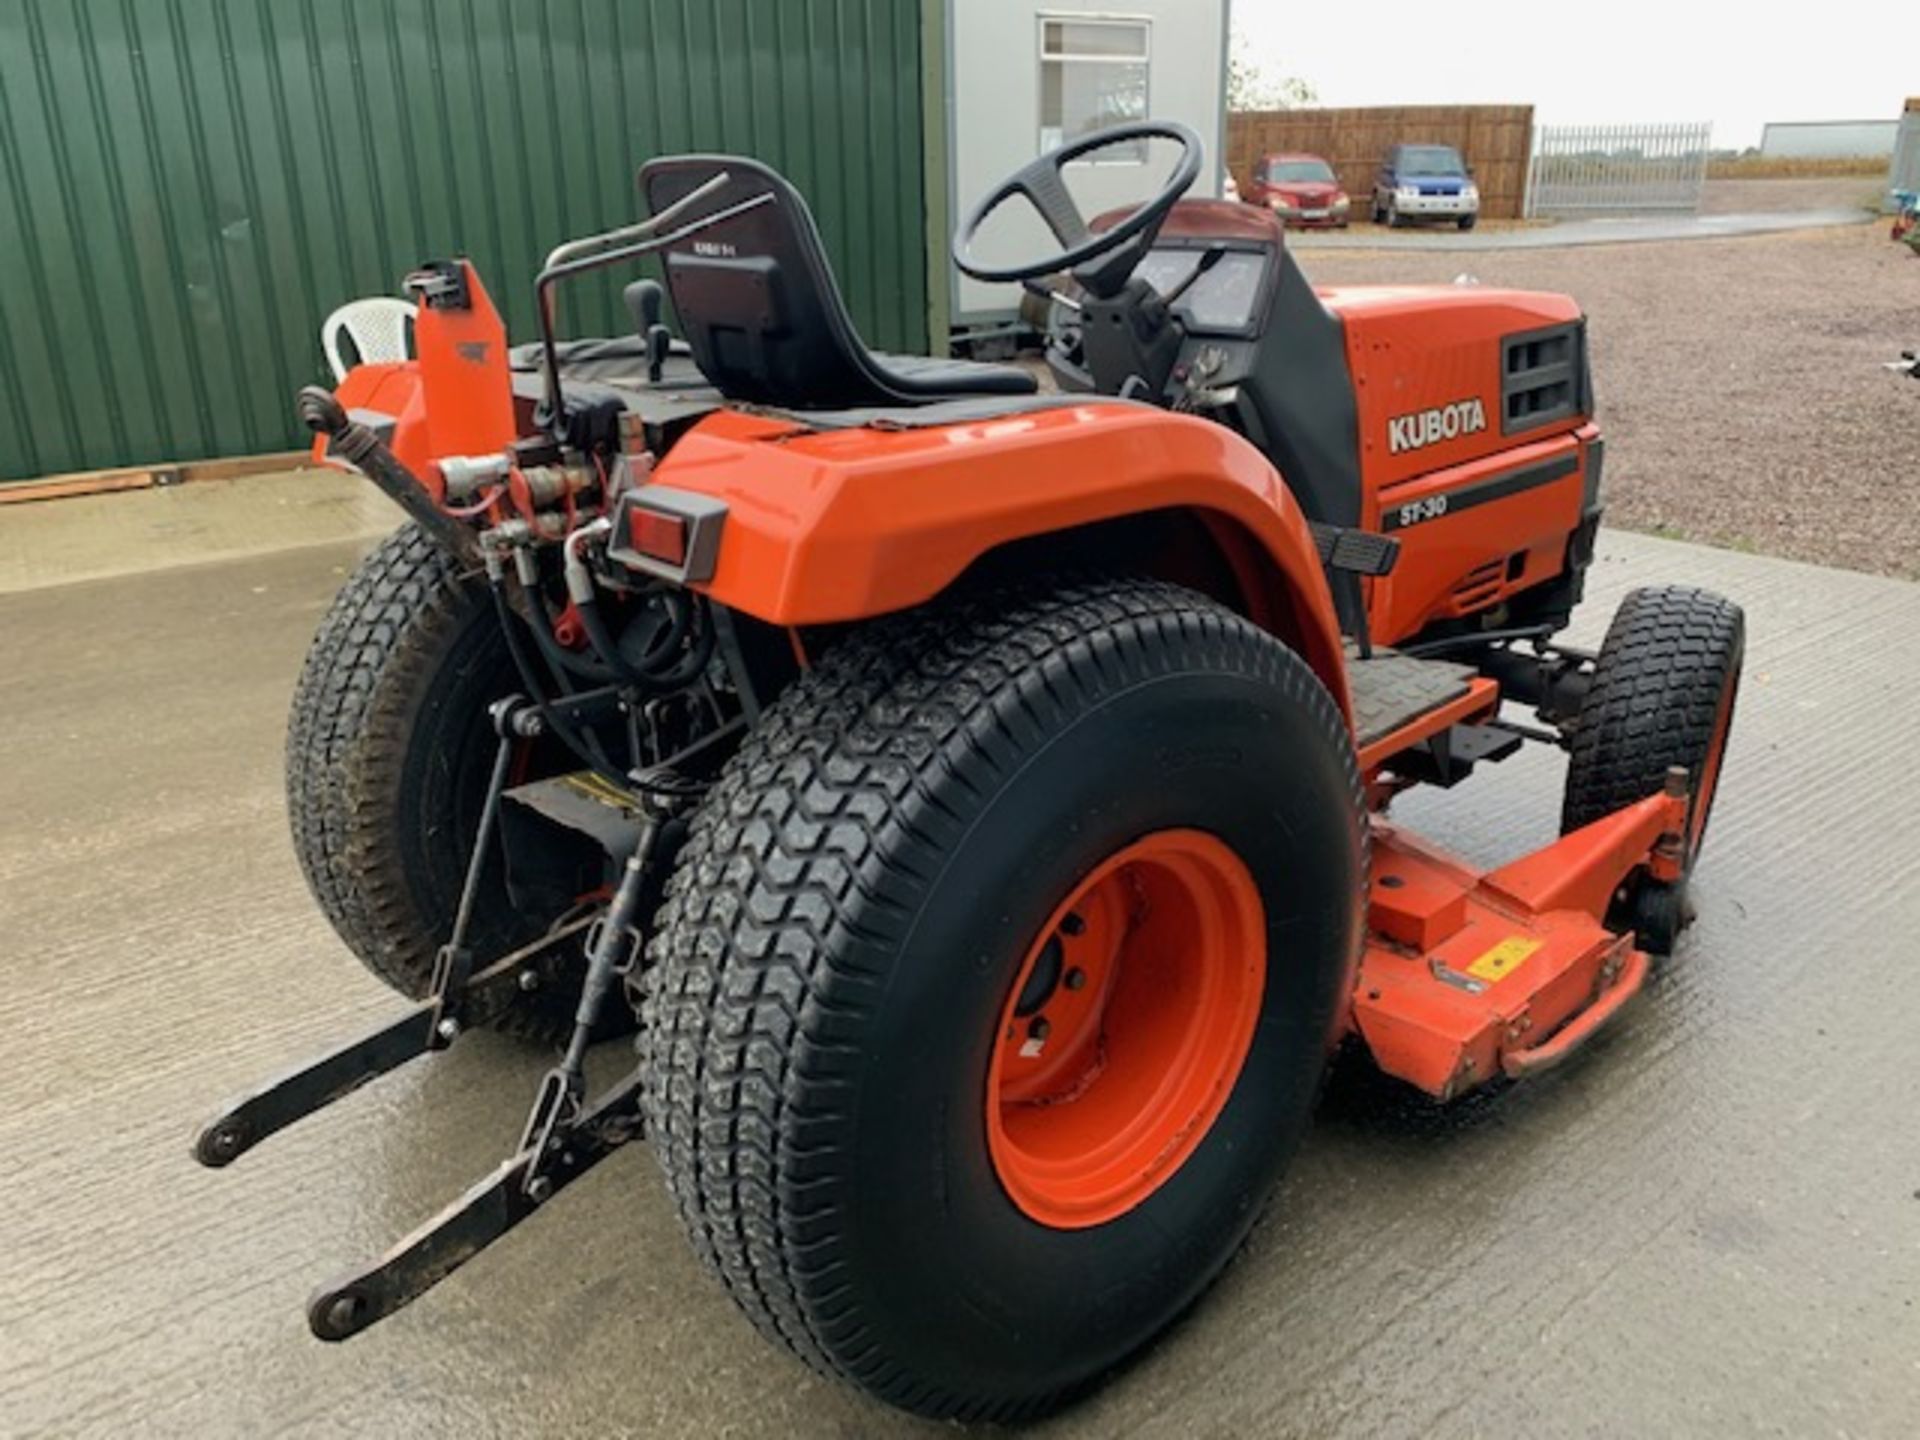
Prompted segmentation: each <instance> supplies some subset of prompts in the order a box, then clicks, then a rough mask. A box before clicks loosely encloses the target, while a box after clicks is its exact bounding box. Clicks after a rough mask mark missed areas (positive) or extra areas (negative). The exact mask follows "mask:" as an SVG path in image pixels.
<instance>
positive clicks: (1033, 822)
mask: <svg viewBox="0 0 1920 1440" xmlns="http://www.w3.org/2000/svg"><path fill="white" fill-rule="evenodd" d="M1363 815H1364V809H1363V804H1362V799H1361V793H1360V788H1359V779H1358V774H1357V771H1356V768H1355V761H1354V753H1353V747H1352V742H1351V739H1350V736H1349V734H1348V731H1347V729H1346V726H1345V723H1344V721H1343V719H1342V717H1341V715H1340V712H1339V710H1338V708H1337V707H1336V705H1335V703H1334V701H1333V699H1332V698H1331V696H1330V695H1329V694H1328V693H1327V690H1326V689H1325V687H1324V686H1323V685H1322V684H1321V683H1320V681H1319V680H1318V679H1317V678H1316V677H1315V675H1314V674H1313V672H1312V671H1311V670H1310V669H1309V668H1308V667H1307V665H1306V664H1305V663H1304V662H1303V661H1302V660H1301V659H1300V658H1299V657H1298V656H1297V655H1295V654H1294V653H1293V651H1291V650H1290V649H1288V648H1287V647H1286V646H1285V645H1283V644H1282V643H1280V641H1278V640H1276V639H1275V638H1274V637H1272V636H1271V635H1268V634H1266V633H1264V632H1262V631H1260V630H1258V629H1256V628H1255V627H1254V626H1252V625H1251V624H1249V623H1248V622H1247V621H1245V620H1244V619H1242V618H1240V617H1239V616H1237V615H1235V614H1233V613H1231V612H1229V611H1227V610H1225V609H1223V608H1222V607H1220V606H1218V605H1215V604H1214V603H1212V602H1211V601H1209V600H1206V599H1205V598H1203V597H1201V596H1198V595H1195V594H1193V593H1192V592H1189V591H1185V590H1182V589H1179V588H1177V587H1174V586H1171V585H1166V584H1161V583H1157V582H1147V581H1137V582H1128V581H1089V582H1086V583H1084V584H1077V585H1073V586H1064V587H1058V588H1050V589H1036V590H1024V591H1015V592H1002V593H999V594H987V595H981V596H977V597H973V598H956V599H951V600H947V601H942V602H939V603H937V604H935V605H931V606H928V607H926V608H924V609H922V610H919V611H915V612H911V613H909V614H907V615H904V616H900V617H895V618H891V619H887V620H883V621H880V622H877V623H875V624H874V625H872V626H870V627H868V628H866V629H863V630H861V631H858V632H855V633H854V634H852V635H851V636H849V637H847V638H846V639H844V640H842V641H841V642H840V643H839V644H838V645H837V646H836V647H835V648H833V649H831V650H829V651H827V652H826V653H825V655H824V656H822V657H821V658H820V660H819V662H818V663H817V664H816V665H815V666H814V668H813V669H811V670H810V671H808V672H807V673H806V674H805V675H803V676H802V677H801V678H800V679H799V680H798V681H797V682H795V684H794V685H793V686H792V687H791V688H790V689H789V690H788V691H787V692H786V693H785V694H784V695H782V697H781V698H780V699H779V701H778V702H777V703H776V704H775V705H774V706H773V707H772V708H771V710H770V711H769V712H768V713H767V715H766V716H765V717H764V718H763V720H762V722H761V724H760V725H759V726H758V727H757V728H756V730H755V731H754V733H753V734H752V735H751V736H750V737H749V739H748V740H747V741H746V743H745V744H744V745H743V746H742V748H741V750H740V751H739V752H738V753H737V754H736V755H735V756H734V757H733V759H732V760H731V761H730V762H729V764H728V766H727V768H726V770H725V771H724V773H723V774H722V776H721V777H720V779H719V781H718V783H717V784H716V786H715V788H714V790H713V791H712V792H711V794H710V795H709V797H708V798H707V800H706V801H705V803H704V805H703V806H702V808H701V809H700V810H699V811H698V812H697V814H696V816H695V817H694V819H693V822H692V826H691V832H690V836H689V839H688V841H687V844H686V847H685V849H684V850H683V851H682V853H681V857H680V861H679V866H678V869H677V871H676V872H675V874H674V876H673V877H672V879H671V880H670V881H669V883H668V888H667V895H668V898H667V903H666V905H665V907H664V908H663V910H662V912H661V916H660V923H659V925H658V927H657V928H656V931H655V934H654V939H653V941H652V944H651V946H650V949H649V952H648V959H649V969H648V971H647V973H646V975H645V977H644V981H643V985H644V999H643V1005H642V1031H641V1042H640V1043H641V1054H642V1065H643V1071H644V1074H645V1079H646V1090H645V1113H646V1119H647V1130H648V1135H649V1137H650V1139H651V1140H652V1142H653V1146H654V1149H655V1152H656V1154H657V1155H658V1157H659V1160H660V1163H661V1166H662V1168H663V1170H664V1171H665V1174H666V1178H667V1182H668V1186H669V1188H670V1190H671V1192H672V1195H673V1198H674V1201H675V1203H676V1205H677V1208H678V1209H679V1212H680V1214H681V1218H682V1220H683V1221H684V1223H685V1226H686V1229H687V1232H688V1234H689V1236H690V1237H691V1239H692V1242H693V1244H694V1247H695V1249H696V1251H697V1252H698V1253H699V1255H700V1257H701V1258H702V1259H703V1260H704V1261H705V1262H706V1264H707V1265H708V1266H709V1267H710V1268H712V1269H713V1270H714V1271H716V1272H717V1273H718V1274H719V1276H720V1278H721V1279H722V1281H723V1282H724V1283H725V1284H726V1286H727V1288H728V1290H729V1291H730V1292H731V1293H732V1295H733V1298H734V1299H735V1300H736V1301H737V1302H738V1303H739V1305H740V1307H741V1308H742V1309H743V1310H744V1311H745V1312H746V1313H747V1315H748V1316H749V1317H750V1318H751V1319H752V1320H753V1322H754V1323H755V1324H756V1325H757V1326H758V1328H759V1329H760V1330H761V1331H762V1332H763V1333H764V1334H765V1335H767V1336H768V1337H769V1338H771V1339H773V1340H775V1341H777V1342H779V1343H780V1344H783V1345H784V1346H786V1347H788V1348H789V1349H791V1350H792V1351H793V1352H795V1353H796V1354H797V1355H799V1356H800V1357H801V1358H802V1359H804V1360H805V1361H807V1362H808V1363H809V1364H811V1365H812V1366H814V1367H815V1368H816V1369H818V1370H820V1371H822V1372H823V1373H827V1374H833V1375H839V1376H842V1377H844V1378H846V1379H848V1380H850V1381H852V1382H853V1383H855V1384H856V1385H859V1386H861V1387H862V1388H864V1389H865V1390H867V1391H868V1392H869V1393H871V1394H872V1395H874V1396H876V1397H877V1398H879V1399H881V1400H883V1401H885V1402H887V1403H890V1404H893V1405H896V1406H899V1407H901V1408H903V1409H906V1410H910V1411H914V1412H916V1413H919V1414H922V1415H927V1416H934V1417H943V1418H953V1419H969V1420H987V1419H993V1420H1002V1421H1008V1420H1017V1419H1023V1418H1030V1417H1032V1416H1035V1415H1038V1414H1042V1413H1044V1412H1046V1411H1048V1410H1050V1409H1053V1408H1055V1407H1056V1406H1058V1405H1060V1404H1062V1403H1064V1402H1065V1401H1066V1400H1068V1399H1070V1398H1072V1397H1073V1396H1074V1395H1076V1394H1077V1393H1079V1392H1081V1391H1082V1390H1084V1389H1085V1388H1087V1387H1088V1386H1090V1385H1092V1384H1093V1383H1095V1382H1097V1381H1098V1380H1099V1379H1100V1377H1101V1376H1103V1375H1104V1374H1106V1373H1107V1372H1109V1371H1110V1370H1112V1369H1113V1368H1114V1367H1115V1366H1116V1365H1118V1364H1119V1363H1120V1362H1122V1361H1123V1360H1125V1359H1126V1358H1127V1357H1128V1356H1129V1355H1131V1354H1133V1353H1134V1352H1136V1351H1138V1350H1139V1349H1140V1348H1141V1347H1143V1346H1144V1345H1146V1344H1147V1343H1148V1342H1149V1341H1151V1340H1152V1339H1153V1338H1154V1337H1155V1336H1156V1335H1157V1334H1159V1333H1160V1332H1161V1331H1162V1330H1164V1329H1165V1328H1166V1326H1167V1325H1169V1324H1170V1323H1171V1322H1172V1321H1173V1320H1174V1319H1175V1318H1176V1317H1177V1316H1178V1315H1179V1314H1180V1313H1181V1312H1182V1311H1183V1310H1184V1309H1185V1308H1186V1307H1187V1306H1188V1305H1190V1304H1191V1303H1192V1302H1193V1301H1194V1300H1195V1299H1196V1297H1198V1296H1199V1295H1200V1294H1201V1292H1202V1291H1204V1290H1205V1289H1206V1287H1207V1286H1208V1284H1209V1283H1210V1282H1211V1281H1212V1280H1213V1279H1214V1277H1215V1276H1216V1275H1217V1274H1218V1273H1219V1271H1220V1269H1221V1267H1222V1266H1224V1265H1225V1264H1226V1263H1227V1261H1228V1259H1229V1258H1230V1257H1231V1256H1232V1255H1233V1253H1234V1251H1235V1250H1236V1249H1237V1248H1238V1246H1239V1245H1240V1243H1241V1241H1242V1239H1243V1238H1244V1237H1245V1235H1246V1234H1247V1231H1248V1229H1249V1228H1250V1227H1251V1226H1252V1224H1253V1222H1254V1220H1255V1218H1256V1216H1257V1215H1258V1213H1259V1211H1260V1209H1261V1207H1262V1204H1263V1202H1264V1200H1265V1199H1266V1197H1267V1195H1268V1193H1269V1191H1270V1190H1271V1188H1272V1186H1273V1183H1274V1181H1275V1179H1276V1178H1277V1177H1278V1175H1279V1174H1280V1171H1281V1169H1282V1168H1283V1166H1284V1165H1285V1162H1286V1160H1287V1159H1288V1157H1289V1155H1290V1154H1291V1152H1292V1150H1293V1149H1294V1146H1295V1144H1296V1143H1297V1141H1298V1139H1299V1137H1300V1135H1301V1133H1302V1131H1303V1130H1304V1128H1305V1126H1306V1123H1307V1120H1308V1115H1309V1111H1310V1108H1311V1106H1312V1103H1313V1100H1314V1096H1315V1093H1316V1089H1317V1085H1318V1082H1319V1079H1320V1075H1321V1072H1322V1068H1323V1065H1324V1062H1325V1059H1326V1055H1327V1049H1328V1045H1329V1043H1330V1038H1331V1035H1332V1031H1333V1027H1334V1025H1335V1023H1336V1019H1337V1016H1338V1014H1339V1011H1340V1009H1341V1006H1342V1004H1343V1003H1344V1000H1345V997H1346V995H1347V993H1348V988H1349V987H1350V985H1351V983H1352V980H1351V977H1352V972H1353V966H1354V964H1355V961H1356V959H1357V954H1358V946H1359V941H1360V931H1359V921H1360V904H1359V897H1360V896H1361V895H1363V894H1364V889H1365V878H1364V877H1365V870H1366V856H1365V825H1364V820H1363Z"/></svg>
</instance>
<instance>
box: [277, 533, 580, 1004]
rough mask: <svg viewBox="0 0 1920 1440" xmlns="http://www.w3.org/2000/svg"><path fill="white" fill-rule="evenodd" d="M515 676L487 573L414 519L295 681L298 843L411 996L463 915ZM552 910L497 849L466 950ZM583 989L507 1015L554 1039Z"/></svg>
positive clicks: (366, 947)
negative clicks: (526, 894)
mask: <svg viewBox="0 0 1920 1440" xmlns="http://www.w3.org/2000/svg"><path fill="white" fill-rule="evenodd" d="M517 688H518V682H517V678H516V676H515V673H514V669H513V663H512V660H511V658H510V656H509V655H508V653H507V648H506V643H505V641H504V639H503V638H502V636H501V634H500V628H499V623H498V620H497V618H496V616H495V614H494V612H493V610H492V608H491V602H490V598H489V596H488V594H487V588H486V584H485V582H484V581H483V580H481V579H480V577H479V576H477V575H474V574H463V573H462V572H461V570H460V568H459V566H458V564H457V563H456V562H455V560H454V559H453V557H451V556H450V555H448V554H447V552H446V551H444V550H443V549H441V548H440V546H439V545H437V544H435V543H434V541H433V540H431V539H430V538H429V537H428V536H427V535H426V534H425V533H424V532H423V531H421V530H420V529H419V527H418V526H416V525H412V524H408V525H405V526H402V527H401V528H400V529H399V530H397V531H395V532H394V533H393V534H392V535H390V536H388V537H387V539H386V540H384V541H382V542H381V544H380V545H379V547H378V548H376V549H375V550H374V551H373V553H372V554H370V555H368V556H367V558H366V559H365V560H364V561H362V562H361V564H360V567H359V568H358V569H357V570H355V571H354V573H353V574H352V575H351V576H350V577H348V580H347V583H346V584H345V586H343V587H342V588H341V590H340V593H339V595H338V596H336V597H335V599H334V602H333V605H332V608H331V609H329V610H328V612H327V615H326V618H325V619H324V620H322V621H321V624H320V629H319V632H318V633H317V634H316V635H315V636H314V639H313V644H312V647H311V648H310V649H309V650H308V652H307V659H306V664H305V665H304V666H303V667H302V669H301V672H300V679H299V681H298V683H297V684H296V685H295V687H294V692H293V706H292V714H291V716H290V718H289V721H288V726H287V756H286V770H287V812H288V818H289V819H290V821H291V822H292V828H293V848H294V854H295V855H296V856H297V857H298V859H299V861H300V869H301V871H302V872H303V873H304V874H305V876H306V880H307V886H308V888H309V889H311V890H312V891H313V896H314V899H315V900H317V901H318V902H319V904H320V909H321V910H322V912H323V913H325V915H326V917H327V919H328V921H330V922H331V923H332V925H333V928H334V931H335V932H336V933H337V934H338V935H339V936H340V938H341V939H342V940H343V941H345V942H346V945H347V948H348V949H350V950H351V951H353V953H354V954H355V955H356V956H358V957H359V959H360V961H361V962H362V963H363V964H364V965H365V966H366V967H367V968H368V969H369V970H371V971H372V972H373V973H374V974H375V975H377V976H379V977H380V979H381V980H383V981H385V982H386V983H387V984H388V985H390V986H392V987H393V988H394V989H395V990H398V991H399V992H400V993H401V994H403V995H406V996H409V997H411V998H414V999H419V998H422V997H424V996H425V995H426V993H427V990H428V988H429V986H430V984H431V981H432V977H433V964H434V956H435V953H436V952H437V951H438V949H439V947H440V946H441V945H443V944H444V943H445V942H446V941H447V939H448V937H449V935H450V934H451V932H452V929H453V919H454V911H455V908H456V907H457V905H458V902H459V897H460V889H461V884H462V881H463V880H464V879H465V875H466V865H467V858H468V856H469V855H470V854H471V852H472V846H473V836H474V830H475V827H476V825H477V823H478V819H479V815H480V809H481V804H482V802H483V800H484V798H485V795H486V787H487V779H488V773H489V771H490V769H491V766H492V762H493V756H494V747H495V743H496V741H495V737H494V733H493V727H492V725H491V723H490V722H489V720H488V718H487V714H486V707H487V705H488V704H489V703H490V702H491V701H493V700H496V699H499V698H500V697H501V696H503V695H507V694H510V693H512V692H513V691H514V690H515V689H517ZM553 918H555V917H550V916H549V917H528V916H524V915H521V914H519V913H518V912H516V911H515V910H514V909H513V908H512V907H511V906H510V905H509V904H508V903H507V899H506V893H505V890H504V887H503V884H502V877H501V874H500V867H499V865H498V863H497V861H496V862H495V863H494V865H493V866H492V867H491V873H490V874H488V875H486V876H485V883H483V885H482V887H481V891H480V894H479V896H478V897H477V900H476V903H475V905H474V913H473V922H472V928H471V930H470V932H469V942H468V948H469V949H470V950H471V951H472V952H473V954H474V956H475V957H476V959H477V961H478V962H479V963H482V964H484V963H485V962H486V961H488V960H490V959H492V958H494V957H495V956H497V955H500V954H502V953H504V952H505V951H507V950H509V949H511V948H513V947H514V946H516V945H521V944H525V943H526V942H528V941H530V940H532V939H535V938H536V937H537V936H538V935H539V934H540V933H541V931H542V930H543V929H544V928H545V922H546V921H548V920H551V919H553ZM574 998H575V997H574V995H573V993H572V992H571V989H570V987H567V986H553V987H550V988H549V989H548V990H546V991H542V992H538V993H536V994H534V995H531V996H528V997H526V999H525V1000H524V1001H523V1002H522V1003H521V1004H519V1005H517V1006H515V1007H513V1008H512V1009H511V1010H510V1011H508V1012H507V1014H506V1015H505V1016H503V1017H502V1018H501V1019H500V1020H499V1021H496V1022H495V1026H494V1028H496V1029H500V1030H504V1031H507V1032H509V1033H512V1034H517V1035H521V1036H523V1037H525V1038H529V1039H537V1040H542V1041H547V1040H552V1039H554V1038H556V1037H559V1036H562V1035H564V1034H565V1033H566V1028H565V1027H566V1026H567V1024H568V1023H569V1022H570V1021H571V1019H572V1013H573V1002H574Z"/></svg>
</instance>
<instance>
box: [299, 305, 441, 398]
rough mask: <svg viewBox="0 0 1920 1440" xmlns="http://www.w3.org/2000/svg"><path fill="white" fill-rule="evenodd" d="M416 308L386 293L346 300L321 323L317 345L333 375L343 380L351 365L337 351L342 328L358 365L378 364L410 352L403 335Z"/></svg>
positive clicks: (406, 333) (409, 328) (403, 356)
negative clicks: (324, 354)
mask: <svg viewBox="0 0 1920 1440" xmlns="http://www.w3.org/2000/svg"><path fill="white" fill-rule="evenodd" d="M417 313H418V312H417V311H416V310H415V308H414V307H413V306H412V305H411V304H409V303H408V302H407V301H405V300H396V299H394V298H393V297H391V296H388V295H369V296H367V297H366V298H365V299H364V300H349V301H348V302H347V303H346V304H344V305H342V306H341V307H340V308H339V309H338V310H335V311H334V312H333V313H332V314H331V315H329V316H327V318H326V319H325V320H324V321H323V322H322V323H321V326H320V348H321V349H322V350H324V351H325V352H326V355H327V364H328V365H330V366H332V367H333V378H334V379H335V380H336V381H337V380H344V379H346V376H347V371H348V370H349V369H350V368H351V367H350V366H349V365H348V364H347V362H346V358H345V357H344V356H343V355H342V354H341V353H340V336H341V334H342V333H343V332H344V333H345V334H346V336H347V338H348V339H350V340H351V341H353V348H354V350H355V351H356V352H357V353H358V355H359V357H360V358H359V363H360V364H362V365H379V364H383V363H385V362H388V361H394V360H405V359H406V358H407V357H408V356H409V355H411V354H412V353H413V351H412V347H411V346H410V345H409V344H408V341H407V336H408V333H409V331H410V330H411V328H412V326H413V321H414V317H415V315H416V314H417Z"/></svg>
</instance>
